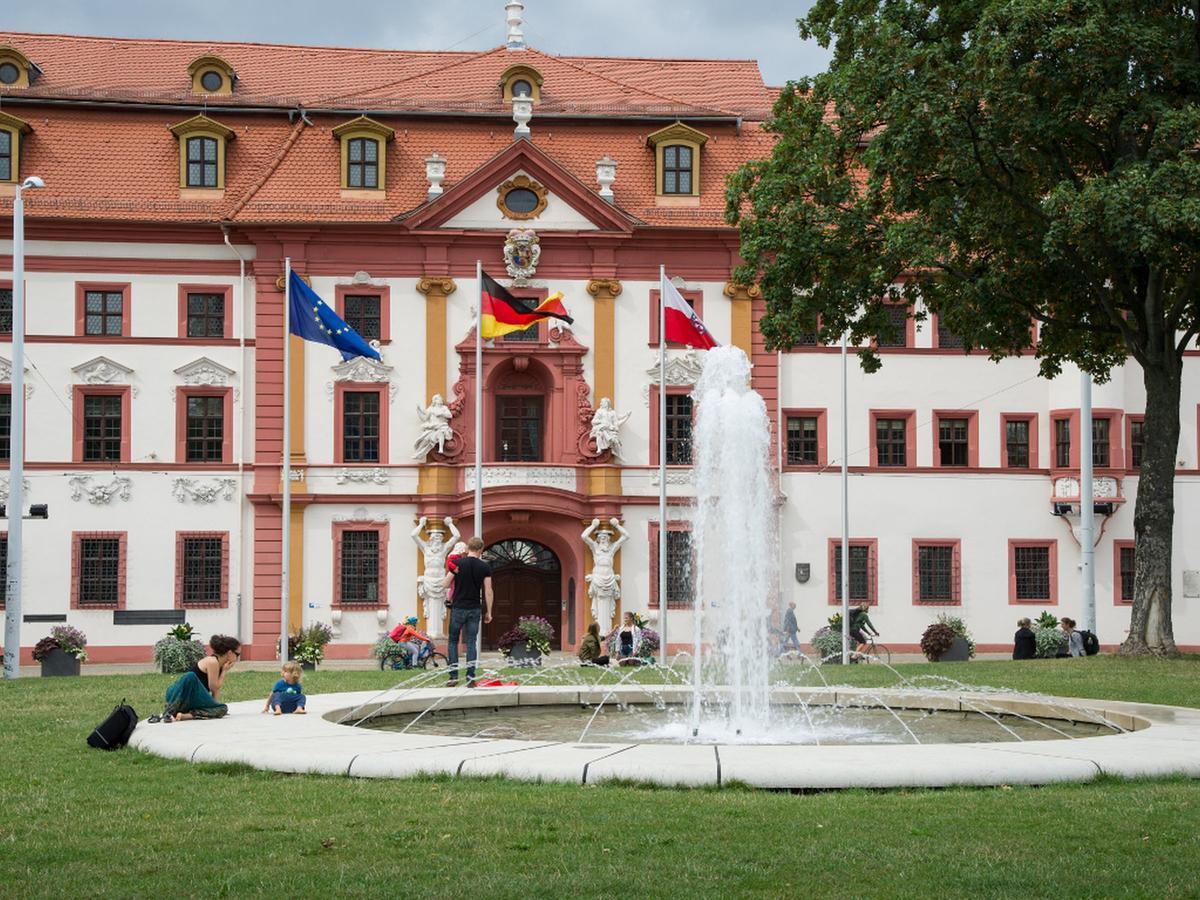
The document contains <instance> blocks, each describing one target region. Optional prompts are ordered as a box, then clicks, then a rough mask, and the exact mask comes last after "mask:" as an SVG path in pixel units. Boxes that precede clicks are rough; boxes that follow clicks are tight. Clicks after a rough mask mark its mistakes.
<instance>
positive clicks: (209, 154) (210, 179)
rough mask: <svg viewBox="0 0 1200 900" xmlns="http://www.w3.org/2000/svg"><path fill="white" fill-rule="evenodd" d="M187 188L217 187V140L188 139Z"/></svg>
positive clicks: (205, 138) (203, 138) (204, 138)
mask: <svg viewBox="0 0 1200 900" xmlns="http://www.w3.org/2000/svg"><path fill="white" fill-rule="evenodd" d="M187 186H188V187H199V188H215V187H217V186H218V185H217V139H216V138H210V137H190V138H188V139H187Z"/></svg>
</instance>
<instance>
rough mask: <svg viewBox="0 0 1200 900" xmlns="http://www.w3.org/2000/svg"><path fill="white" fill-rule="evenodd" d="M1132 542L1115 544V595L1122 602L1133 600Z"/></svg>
mask: <svg viewBox="0 0 1200 900" xmlns="http://www.w3.org/2000/svg"><path fill="white" fill-rule="evenodd" d="M1133 564H1134V555H1133V542H1132V541H1130V542H1129V543H1127V544H1120V545H1118V546H1117V597H1118V598H1119V599H1120V601H1121V602H1122V603H1132V602H1133V577H1134V566H1133Z"/></svg>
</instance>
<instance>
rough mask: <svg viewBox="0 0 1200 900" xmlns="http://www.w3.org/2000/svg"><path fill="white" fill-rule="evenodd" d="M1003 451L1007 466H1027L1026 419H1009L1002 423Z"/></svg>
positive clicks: (1027, 434)
mask: <svg viewBox="0 0 1200 900" xmlns="http://www.w3.org/2000/svg"><path fill="white" fill-rule="evenodd" d="M1004 453H1005V464H1006V465H1007V466H1008V468H1010V469H1028V468H1029V420H1028V419H1009V420H1008V421H1007V422H1005V423H1004Z"/></svg>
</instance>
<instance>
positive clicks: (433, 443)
mask: <svg viewBox="0 0 1200 900" xmlns="http://www.w3.org/2000/svg"><path fill="white" fill-rule="evenodd" d="M417 415H418V416H419V417H420V419H421V434H420V436H419V437H418V438H417V439H416V441H415V442H414V443H413V450H414V451H415V452H414V453H413V459H424V458H425V457H427V456H428V455H429V454H430V452H431V451H432V450H433V448H434V447H437V452H438V453H445V452H446V442H447V441H450V440H453V439H454V432H453V431H452V430H451V428H450V420H451V419H452V418H454V412H453V411H452V410H451V409H450V407H449V406H447V405H446V401H445V400H443V399H442V395H441V394H434V395H433V399H432V400H430V401H429V405H428V406H426V407H421V405H420V404H418V405H417Z"/></svg>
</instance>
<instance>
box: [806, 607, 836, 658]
mask: <svg viewBox="0 0 1200 900" xmlns="http://www.w3.org/2000/svg"><path fill="white" fill-rule="evenodd" d="M837 619H838V627H837V628H834V627H833V626H832V625H823V626H821V627H820V628H818V629H817V630H816V631H815V632H814V633H813V636H812V642H811V643H812V645H813V649H814V650H816V651H817V653H818V654H820V656H821V659H829V658H830V657H834V656H836V657H838V658H840V657H841V655H842V629H841V624H842V623H841V616H838V617H837Z"/></svg>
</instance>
